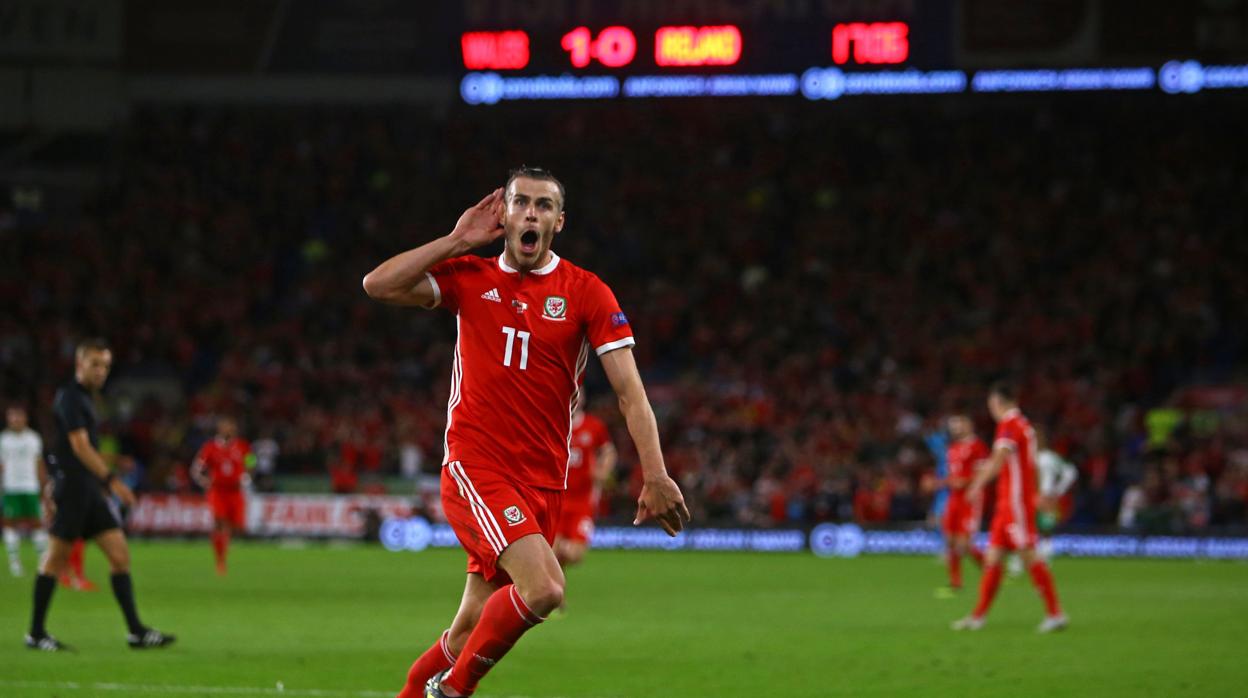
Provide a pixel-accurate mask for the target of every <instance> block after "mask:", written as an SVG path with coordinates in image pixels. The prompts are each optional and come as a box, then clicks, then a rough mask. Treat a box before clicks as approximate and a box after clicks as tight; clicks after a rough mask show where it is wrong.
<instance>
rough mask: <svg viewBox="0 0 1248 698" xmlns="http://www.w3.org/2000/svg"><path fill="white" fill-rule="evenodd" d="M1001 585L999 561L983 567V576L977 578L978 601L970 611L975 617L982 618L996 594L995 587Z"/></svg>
mask: <svg viewBox="0 0 1248 698" xmlns="http://www.w3.org/2000/svg"><path fill="white" fill-rule="evenodd" d="M999 586H1001V563H999V562H998V563H997V564H995V565H988V566H987V567H985V568H984V576H983V577H982V578H981V579H980V580H979V603H977V604H975V610H974V611H973V612H972V613H971V615H972V616H975V617H976V618H983V617H984V615H985V614H987V613H988V609H989V607H991V606H992V600H993V599H994V598H995V597H996V596H997V587H999Z"/></svg>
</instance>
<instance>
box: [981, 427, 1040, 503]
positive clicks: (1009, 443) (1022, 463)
mask: <svg viewBox="0 0 1248 698" xmlns="http://www.w3.org/2000/svg"><path fill="white" fill-rule="evenodd" d="M992 447H993V448H1005V449H1007V451H1008V453H1007V455H1006V459H1005V466H1004V467H1003V468H1001V475H1000V479H999V480H998V482H997V508H996V514H995V515H996V516H1006V517H1009V519H1010V520H1011V521H1013V522H1015V523H1022V522H1026V521H1029V520H1031V517H1032V516H1033V512H1034V510H1035V492H1036V431H1035V430H1034V429H1032V428H1031V422H1029V421H1027V418H1026V417H1024V416H1023V413H1022V412H1020V411H1019V410H1018V408H1015V409H1013V410H1010V411H1009V412H1008V413H1006V415H1005V419H1003V420H1001V422H1000V423H999V424H997V436H996V439H994V440H993V444H992Z"/></svg>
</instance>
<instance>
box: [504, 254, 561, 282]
mask: <svg viewBox="0 0 1248 698" xmlns="http://www.w3.org/2000/svg"><path fill="white" fill-rule="evenodd" d="M557 266H559V255H557V254H555V251H554V250H551V251H550V261H549V262H547V263H546V266H544V267H539V268H537V269H534V270H533V271H532V272H531V273H533V274H537V275H538V276H545V275H547V274H549V273H550V272H552V271H554V270H555V267H557ZM498 268H499V269H502V270H503V271H505V272H507V273H508V274H518V273H520V270H519V269H515V268H513V267H512V266H511V265H510V264H508V263H507V251H506V250H504V251H503V253H502V254H500V255H499V256H498Z"/></svg>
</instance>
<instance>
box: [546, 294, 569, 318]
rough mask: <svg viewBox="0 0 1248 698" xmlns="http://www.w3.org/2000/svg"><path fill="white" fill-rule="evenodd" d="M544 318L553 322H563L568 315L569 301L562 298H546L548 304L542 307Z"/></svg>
mask: <svg viewBox="0 0 1248 698" xmlns="http://www.w3.org/2000/svg"><path fill="white" fill-rule="evenodd" d="M542 311H543V315H542V317H548V318H550V319H551V320H562V319H563V318H564V316H565V315H567V313H568V299H566V298H563V297H561V296H546V303H545V305H544V306H542Z"/></svg>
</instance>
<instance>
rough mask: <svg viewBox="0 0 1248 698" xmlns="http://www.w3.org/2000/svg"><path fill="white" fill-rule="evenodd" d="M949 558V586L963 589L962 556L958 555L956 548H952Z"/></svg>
mask: <svg viewBox="0 0 1248 698" xmlns="http://www.w3.org/2000/svg"><path fill="white" fill-rule="evenodd" d="M947 558H948V560H949V586H951V587H953V588H954V589H961V588H962V556H961V555H959V554H958V551H957V549H956V548H950V549H949V552H948V555H947Z"/></svg>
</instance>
